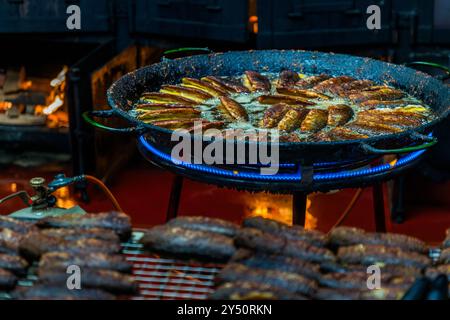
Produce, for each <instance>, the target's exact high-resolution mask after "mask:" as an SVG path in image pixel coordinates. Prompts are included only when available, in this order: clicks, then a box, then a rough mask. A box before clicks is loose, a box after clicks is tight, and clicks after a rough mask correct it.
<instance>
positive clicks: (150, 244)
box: [141, 225, 236, 261]
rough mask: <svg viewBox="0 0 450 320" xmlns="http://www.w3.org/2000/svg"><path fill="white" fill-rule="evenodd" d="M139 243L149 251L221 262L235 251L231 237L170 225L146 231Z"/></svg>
mask: <svg viewBox="0 0 450 320" xmlns="http://www.w3.org/2000/svg"><path fill="white" fill-rule="evenodd" d="M141 242H142V243H143V244H144V246H145V247H146V248H147V249H149V250H156V251H162V252H166V253H170V254H174V255H181V256H186V257H191V258H192V257H199V258H208V259H215V260H221V261H224V260H228V259H229V258H230V257H231V256H232V255H233V254H234V252H235V251H236V249H235V247H234V244H233V239H232V238H231V237H228V236H225V235H223V234H219V233H213V232H208V231H200V230H192V229H187V228H182V227H175V226H170V225H162V226H156V227H153V228H151V229H149V230H147V231H146V233H145V235H144V237H143V238H142V240H141Z"/></svg>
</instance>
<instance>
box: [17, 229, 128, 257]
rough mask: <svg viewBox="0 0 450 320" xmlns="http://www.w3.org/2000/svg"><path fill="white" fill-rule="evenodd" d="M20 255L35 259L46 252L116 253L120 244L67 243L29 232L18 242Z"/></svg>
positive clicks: (95, 241)
mask: <svg viewBox="0 0 450 320" xmlns="http://www.w3.org/2000/svg"><path fill="white" fill-rule="evenodd" d="M19 249H20V253H21V254H22V255H23V256H25V257H27V258H30V259H37V258H39V257H40V256H41V255H43V254H44V253H47V252H52V251H54V252H68V253H77V254H78V253H90V252H100V253H118V252H119V251H120V250H121V247H120V244H119V243H117V242H112V241H105V240H97V239H79V240H75V241H69V240H64V239H59V238H56V237H49V236H45V235H43V234H42V233H40V232H30V233H29V234H27V235H26V236H25V237H24V238H23V239H22V241H21V242H20V246H19Z"/></svg>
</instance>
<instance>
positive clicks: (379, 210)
mask: <svg viewBox="0 0 450 320" xmlns="http://www.w3.org/2000/svg"><path fill="white" fill-rule="evenodd" d="M372 197H373V211H374V215H375V230H376V231H377V232H386V219H385V217H384V198H383V185H382V184H381V183H377V184H375V185H374V186H373V187H372Z"/></svg>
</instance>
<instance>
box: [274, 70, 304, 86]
mask: <svg viewBox="0 0 450 320" xmlns="http://www.w3.org/2000/svg"><path fill="white" fill-rule="evenodd" d="M299 80H300V77H299V76H298V73H297V72H294V71H291V70H283V71H281V72H280V77H279V79H278V82H277V87H278V88H287V87H293V86H294V85H295V84H296V83H297V81H299Z"/></svg>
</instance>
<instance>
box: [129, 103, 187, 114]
mask: <svg viewBox="0 0 450 320" xmlns="http://www.w3.org/2000/svg"><path fill="white" fill-rule="evenodd" d="M180 108H186V109H192V105H182V104H170V103H138V104H136V105H135V106H134V110H135V111H136V112H139V113H142V112H146V111H151V110H164V109H180Z"/></svg>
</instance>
